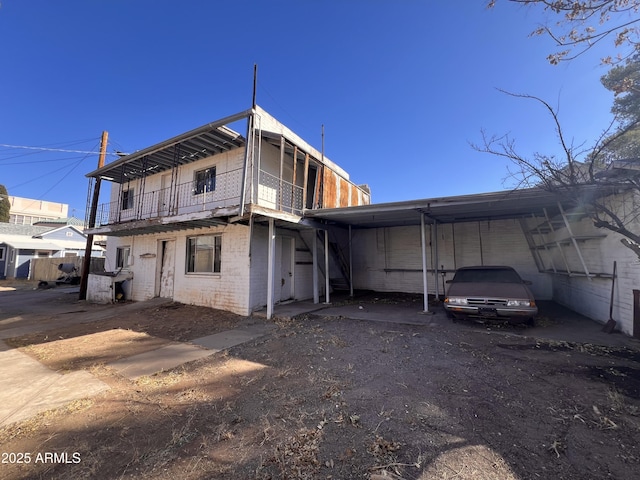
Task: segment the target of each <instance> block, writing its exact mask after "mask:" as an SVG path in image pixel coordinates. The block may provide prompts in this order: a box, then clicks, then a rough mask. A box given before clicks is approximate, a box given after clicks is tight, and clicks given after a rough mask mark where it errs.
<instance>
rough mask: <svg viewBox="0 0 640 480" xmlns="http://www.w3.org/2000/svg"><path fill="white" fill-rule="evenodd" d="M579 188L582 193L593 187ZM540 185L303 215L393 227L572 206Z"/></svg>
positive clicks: (505, 216)
mask: <svg viewBox="0 0 640 480" xmlns="http://www.w3.org/2000/svg"><path fill="white" fill-rule="evenodd" d="M590 187H591V186H589V188H581V189H582V190H583V191H584V194H585V197H588V196H590V195H592V194H593V188H590ZM563 198H564V197H562V196H560V195H558V194H556V193H552V192H549V191H546V190H544V189H541V188H529V189H522V190H508V191H503V192H491V193H480V194H474V195H462V196H454V197H439V198H427V199H423V200H411V201H405V202H393V203H379V204H372V205H363V206H357V207H347V208H331V209H319V210H307V211H305V213H304V215H305V218H311V219H314V220H318V221H324V222H325V223H334V224H343V225H351V226H353V227H356V228H376V227H395V226H403V225H419V224H420V223H421V217H422V215H424V218H425V221H426V222H427V223H436V222H437V223H456V222H470V221H482V220H500V219H509V218H522V217H527V216H532V215H535V216H543V215H544V212H545V209H546V210H547V213H549V214H550V215H553V214H555V213H556V212H557V211H558V204H559V203H560V204H561V205H563V208H564V207H565V206H566V207H574V206H576V205H575V202H573V201H570V200H563Z"/></svg>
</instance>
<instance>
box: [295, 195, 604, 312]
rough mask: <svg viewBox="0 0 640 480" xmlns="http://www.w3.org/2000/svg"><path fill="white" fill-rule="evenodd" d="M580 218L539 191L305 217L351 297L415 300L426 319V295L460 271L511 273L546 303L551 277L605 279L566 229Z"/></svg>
mask: <svg viewBox="0 0 640 480" xmlns="http://www.w3.org/2000/svg"><path fill="white" fill-rule="evenodd" d="M591 191H592V190H590V189H589V190H587V189H585V194H588V193H589V192H591ZM585 217H586V216H585V214H584V212H582V211H580V210H579V209H576V208H575V206H574V205H571V204H569V203H568V202H567V201H563V199H562V198H560V197H558V196H557V195H555V194H553V193H550V192H547V191H545V190H542V189H539V188H531V189H522V190H510V191H502V192H492V193H483V194H475V195H463V196H453V197H438V198H428V199H422V200H412V201H404V202H394V203H384V204H373V205H366V206H357V207H348V208H336V209H320V210H314V211H306V212H305V219H310V220H313V221H315V222H318V223H322V224H324V225H326V227H327V229H328V230H329V231H330V232H331V235H332V237H333V239H334V241H335V242H336V243H337V244H339V245H340V247H341V249H342V250H343V252H344V256H345V258H348V265H349V278H348V280H349V287H350V291H351V293H352V292H353V289H354V288H355V289H362V290H374V291H379V292H385V291H387V292H393V291H395V292H407V293H422V295H423V297H424V310H425V311H428V310H429V305H428V297H429V294H432V295H434V296H435V297H440V296H441V295H442V294H444V290H445V288H444V287H445V282H446V280H447V279H449V278H451V275H452V274H453V272H454V271H455V270H456V268H459V267H462V266H467V265H510V266H513V267H514V268H516V270H518V272H519V273H520V274H521V276H523V277H524V278H526V279H528V280H531V281H533V283H534V287H535V289H534V294H535V295H536V298H538V299H541V300H550V299H552V298H553V286H552V278H553V277H554V276H570V277H576V276H582V277H586V278H589V279H591V278H594V277H607V276H609V277H611V275H610V274H607V273H602V272H598V271H594V270H593V268H590V267H589V265H588V262H587V261H586V260H585V256H584V255H583V254H582V244H583V243H584V242H585V241H586V240H588V238H587V236H585V235H581V236H578V235H575V234H574V233H573V230H572V222H574V221H576V220H579V219H583V218H585ZM316 225H317V224H316ZM556 232H561V234H562V235H563V238H562V239H561V240H556V241H554V245H549V244H548V243H545V241H544V240H542V241H541V240H540V239H543V238H544V237H545V236H548V234H554V233H556ZM599 236H604V235H599ZM597 237H598V236H593V237H592V238H597ZM551 250H554V252H553V254H552V252H551ZM559 258H561V259H562V260H559ZM561 303H564V302H561Z"/></svg>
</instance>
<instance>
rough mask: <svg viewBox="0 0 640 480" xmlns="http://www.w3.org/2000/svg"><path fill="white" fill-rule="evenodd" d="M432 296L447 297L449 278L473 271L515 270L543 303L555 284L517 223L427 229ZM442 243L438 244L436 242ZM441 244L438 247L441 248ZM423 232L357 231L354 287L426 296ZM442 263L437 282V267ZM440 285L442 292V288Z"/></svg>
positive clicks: (416, 229)
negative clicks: (487, 268) (458, 271)
mask: <svg viewBox="0 0 640 480" xmlns="http://www.w3.org/2000/svg"><path fill="white" fill-rule="evenodd" d="M425 231H426V237H427V242H428V248H427V269H428V270H430V271H429V274H428V276H427V283H428V289H429V293H432V294H435V292H436V288H437V291H438V293H440V294H442V293H443V286H442V282H443V275H442V271H443V270H444V271H445V273H446V274H445V276H444V277H445V278H444V280H446V279H450V278H452V273H453V271H454V270H455V269H456V268H459V267H462V266H470V265H510V266H512V267H514V268H515V269H516V270H517V271H518V273H520V275H521V276H522V277H523V278H525V279H527V280H531V281H532V282H533V285H532V290H533V293H534V295H536V297H537V298H539V299H549V298H551V293H552V292H551V282H550V279H549V278H548V277H547V276H546V275H545V274H541V273H539V272H538V270H537V267H536V265H535V263H534V260H533V257H532V256H531V252H530V251H529V246H528V244H527V243H526V239H525V237H524V234H523V233H522V230H521V227H520V225H519V223H518V222H517V221H515V220H494V221H491V222H487V221H484V222H466V223H457V224H444V225H443V224H440V225H438V226H437V227H433V226H432V225H427V226H426V229H425ZM436 237H437V238H436ZM436 242H437V246H436ZM421 248H422V247H421V236H420V227H419V226H406V227H391V228H375V229H368V230H354V232H353V250H354V253H353V255H354V285H355V287H356V288H359V289H368V290H375V291H380V292H397V291H400V292H411V293H422V291H423V285H422V250H421ZM436 249H437V258H438V265H437V269H438V270H439V271H440V272H439V275H438V278H437V279H436V278H435V272H434V270H435V266H434V261H435V258H436ZM436 282H437V286H436Z"/></svg>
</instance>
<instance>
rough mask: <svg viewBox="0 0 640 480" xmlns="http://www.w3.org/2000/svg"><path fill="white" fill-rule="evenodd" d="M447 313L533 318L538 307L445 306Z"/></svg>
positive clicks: (469, 315) (467, 315)
mask: <svg viewBox="0 0 640 480" xmlns="http://www.w3.org/2000/svg"><path fill="white" fill-rule="evenodd" d="M444 308H445V310H446V311H447V312H450V313H452V314H453V315H455V316H466V317H479V318H504V319H508V318H525V319H526V318H532V317H535V316H536V315H537V314H538V308H537V307H517V308H507V307H495V308H494V307H477V306H468V305H447V304H445V305H444Z"/></svg>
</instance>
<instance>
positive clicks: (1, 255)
mask: <svg viewBox="0 0 640 480" xmlns="http://www.w3.org/2000/svg"><path fill="white" fill-rule="evenodd" d="M5 250H6V249H5V248H4V247H0V260H4V252H5Z"/></svg>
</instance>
